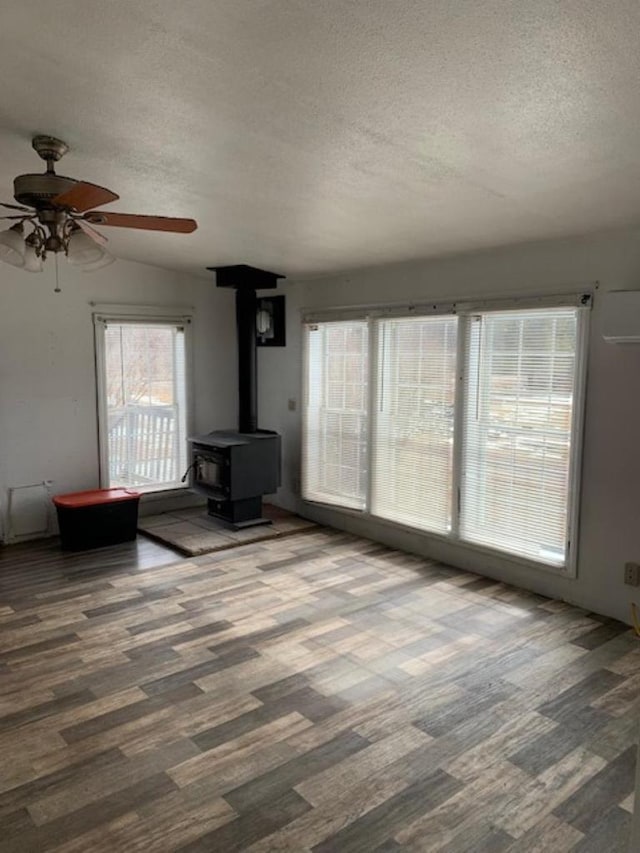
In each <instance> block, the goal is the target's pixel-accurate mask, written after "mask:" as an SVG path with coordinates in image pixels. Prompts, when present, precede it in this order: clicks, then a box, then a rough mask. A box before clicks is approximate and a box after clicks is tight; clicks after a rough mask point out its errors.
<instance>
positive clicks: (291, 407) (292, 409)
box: [287, 398, 296, 412]
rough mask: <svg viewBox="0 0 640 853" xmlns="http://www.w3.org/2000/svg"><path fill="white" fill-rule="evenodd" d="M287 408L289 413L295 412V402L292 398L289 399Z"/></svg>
mask: <svg viewBox="0 0 640 853" xmlns="http://www.w3.org/2000/svg"><path fill="white" fill-rule="evenodd" d="M287 407H288V409H289V411H290V412H295V410H296V401H295V400H294V399H293V398H291V399H290V400H288V402H287Z"/></svg>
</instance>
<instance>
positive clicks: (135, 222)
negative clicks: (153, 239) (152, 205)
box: [84, 210, 198, 234]
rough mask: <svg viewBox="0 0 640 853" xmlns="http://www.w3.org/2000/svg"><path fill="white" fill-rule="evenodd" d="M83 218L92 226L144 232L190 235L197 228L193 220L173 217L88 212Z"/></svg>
mask: <svg viewBox="0 0 640 853" xmlns="http://www.w3.org/2000/svg"><path fill="white" fill-rule="evenodd" d="M84 218H85V219H86V220H88V221H89V222H91V223H92V224H93V225H114V226H116V227H118V228H141V229H143V230H144V231H172V232H174V233H176V234H191V232H192V231H195V230H196V228H197V227H198V223H197V222H196V221H195V219H178V218H176V217H174V216H139V215H138V214H135V213H112V212H111V211H109V212H105V213H102V212H101V211H94V210H90V211H89V212H88V213H85V215H84Z"/></svg>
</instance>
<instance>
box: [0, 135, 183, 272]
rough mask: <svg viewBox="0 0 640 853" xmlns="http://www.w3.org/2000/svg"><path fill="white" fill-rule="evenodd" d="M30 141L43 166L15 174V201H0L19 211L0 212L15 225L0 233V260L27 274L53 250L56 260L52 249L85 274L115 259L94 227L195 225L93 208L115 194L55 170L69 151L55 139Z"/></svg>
mask: <svg viewBox="0 0 640 853" xmlns="http://www.w3.org/2000/svg"><path fill="white" fill-rule="evenodd" d="M32 145H33V147H34V149H35V150H36V151H37V153H38V154H39V155H40V157H42V159H43V160H45V161H46V164H47V170H46V172H44V173H43V174H35V175H18V177H17V178H16V179H15V180H14V182H13V187H14V198H15V200H16V201H17V202H19V203H18V204H6V203H4V202H0V207H4V208H6V209H8V210H15V211H19V213H15V214H11V215H6V216H0V219H14V220H17V221H16V223H15V225H12V226H11V227H10V228H8V229H7V230H6V231H2V232H0V260H3V261H6V262H7V263H9V264H12V265H13V266H15V267H21V268H22V269H25V270H27V271H28V272H41V271H42V265H43V261H45V260H46V258H47V255H48V254H49V253H53V254H55V256H56V260H57V255H58V253H59V252H64V254H65V255H66V256H67V259H68V260H69V263H72V264H77V265H79V266H81V267H82V268H83V269H84V270H85V271H87V272H88V271H90V270H95V269H100V268H101V267H103V266H106V265H107V264H109V263H111V262H112V261H114V260H115V258H114V257H113V255H110V254H109V253H108V252H107V251H106V250H105V246H106V244H107V238H106V237H105V236H104V235H103V234H101V233H100V232H99V231H97V230H96V229H95V228H94V227H93V226H94V225H99V226H102V225H106V226H116V227H120V228H141V229H143V230H145V231H171V232H175V233H177V234H190V233H191V232H192V231H195V230H196V228H197V227H198V225H197V223H196V221H195V220H194V219H176V218H174V217H171V216H139V215H137V214H132V213H113V212H111V211H105V212H103V211H98V210H94V209H93V208H96V207H102V205H104V204H108V203H109V202H111V201H115V200H116V199H118V198H119V196H118V195H116V193H114V192H111V190H108V189H105V188H104V187H100V186H98V185H97V184H90V183H89V182H88V181H78V180H76V179H75V178H65V177H63V176H62V175H58V174H56V171H55V168H54V165H55V163H57V161H58V160H59V159H60V158H61V157H62V156H64V154H66V153H67V151H68V150H69V146H68V145H67V144H66V143H65V142H62V141H61V140H60V139H55V138H54V137H52V136H34V137H33V140H32ZM25 229H26V230H27V232H28V233H27V235H26V237H25Z"/></svg>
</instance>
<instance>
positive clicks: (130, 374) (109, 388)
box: [96, 318, 187, 491]
mask: <svg viewBox="0 0 640 853" xmlns="http://www.w3.org/2000/svg"><path fill="white" fill-rule="evenodd" d="M96 335H97V354H98V358H97V366H98V395H99V407H98V408H99V432H100V450H101V462H102V477H101V479H102V483H103V485H104V486H105V487H118V486H122V487H128V486H131V487H136V488H137V489H142V490H147V491H157V490H161V489H168V488H177V487H180V486H182V485H183V484H182V483H181V482H180V478H181V476H182V474H183V473H184V471H185V469H186V467H187V400H186V397H187V393H186V387H187V376H186V363H187V359H186V325H185V324H184V323H176V322H169V321H164V320H149V321H144V322H141V321H123V320H122V319H118V318H114V319H113V320H104V319H103V318H100V319H96Z"/></svg>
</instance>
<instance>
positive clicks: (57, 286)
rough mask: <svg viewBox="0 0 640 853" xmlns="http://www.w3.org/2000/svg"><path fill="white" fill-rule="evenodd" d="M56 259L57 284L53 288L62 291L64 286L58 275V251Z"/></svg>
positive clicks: (57, 291) (56, 291)
mask: <svg viewBox="0 0 640 853" xmlns="http://www.w3.org/2000/svg"><path fill="white" fill-rule="evenodd" d="M55 259H56V286H55V287H54V289H53V292H54V293H62V288H61V287H60V279H59V277H58V253H57V252H56V254H55Z"/></svg>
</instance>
